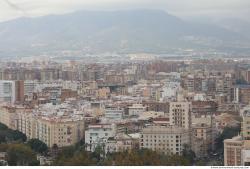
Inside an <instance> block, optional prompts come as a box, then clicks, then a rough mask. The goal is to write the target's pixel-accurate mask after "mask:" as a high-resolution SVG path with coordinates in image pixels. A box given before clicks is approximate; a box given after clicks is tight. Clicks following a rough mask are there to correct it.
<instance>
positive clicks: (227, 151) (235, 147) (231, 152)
mask: <svg viewBox="0 0 250 169" xmlns="http://www.w3.org/2000/svg"><path fill="white" fill-rule="evenodd" d="M242 146H243V140H242V138H241V136H235V137H233V138H232V139H226V140H224V165H225V166H240V165H241V150H242Z"/></svg>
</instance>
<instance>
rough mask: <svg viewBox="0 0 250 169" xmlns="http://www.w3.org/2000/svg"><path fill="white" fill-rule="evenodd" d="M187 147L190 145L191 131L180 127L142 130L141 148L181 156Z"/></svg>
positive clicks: (149, 127) (159, 127) (152, 127)
mask: <svg viewBox="0 0 250 169" xmlns="http://www.w3.org/2000/svg"><path fill="white" fill-rule="evenodd" d="M185 145H190V141H189V131H188V130H186V129H184V128H180V127H178V126H148V127H146V128H143V129H142V132H141V138H140V148H147V149H151V150H153V151H157V152H160V153H164V154H178V155H181V154H182V152H183V149H184V147H185Z"/></svg>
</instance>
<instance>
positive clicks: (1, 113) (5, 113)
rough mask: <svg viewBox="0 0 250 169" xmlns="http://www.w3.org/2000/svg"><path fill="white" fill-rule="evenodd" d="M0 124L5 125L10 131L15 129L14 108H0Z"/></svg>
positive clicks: (4, 106)
mask: <svg viewBox="0 0 250 169" xmlns="http://www.w3.org/2000/svg"><path fill="white" fill-rule="evenodd" d="M0 123H2V124H5V125H6V126H8V127H9V128H10V129H13V130H16V129H17V117H16V108H15V107H12V106H6V105H3V106H0Z"/></svg>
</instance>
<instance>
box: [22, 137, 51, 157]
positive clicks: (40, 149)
mask: <svg viewBox="0 0 250 169" xmlns="http://www.w3.org/2000/svg"><path fill="white" fill-rule="evenodd" d="M27 145H28V146H30V148H31V149H32V150H33V151H35V152H37V153H41V154H45V153H47V151H48V146H47V145H46V144H45V143H44V142H42V141H41V140H39V139H31V140H29V141H28V143H27Z"/></svg>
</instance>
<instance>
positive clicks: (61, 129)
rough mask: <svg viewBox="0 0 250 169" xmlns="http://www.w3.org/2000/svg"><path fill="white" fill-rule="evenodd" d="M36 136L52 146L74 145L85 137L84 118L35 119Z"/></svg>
mask: <svg viewBox="0 0 250 169" xmlns="http://www.w3.org/2000/svg"><path fill="white" fill-rule="evenodd" d="M34 129H35V138H38V139H39V140H41V141H43V142H44V143H46V144H47V145H48V147H52V146H53V145H54V144H56V145H57V146H58V147H65V146H70V145H73V144H75V143H77V142H79V141H80V140H81V139H83V138H84V120H81V119H74V120H73V119H69V118H68V117H67V118H63V117H62V118H57V119H55V118H54V119H53V118H47V117H46V118H44V117H38V118H37V119H35V128H34Z"/></svg>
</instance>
